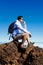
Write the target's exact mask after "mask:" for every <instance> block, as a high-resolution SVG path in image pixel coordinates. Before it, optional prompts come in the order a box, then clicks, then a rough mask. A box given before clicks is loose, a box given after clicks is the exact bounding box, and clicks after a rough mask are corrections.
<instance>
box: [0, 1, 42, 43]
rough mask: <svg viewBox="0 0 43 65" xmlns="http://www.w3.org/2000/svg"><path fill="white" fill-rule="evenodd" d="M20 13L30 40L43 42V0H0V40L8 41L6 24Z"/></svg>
mask: <svg viewBox="0 0 43 65" xmlns="http://www.w3.org/2000/svg"><path fill="white" fill-rule="evenodd" d="M19 15H22V16H23V17H24V20H25V21H26V23H27V29H28V31H30V32H31V34H32V38H31V40H32V41H36V42H37V41H38V42H43V0H0V42H4V41H9V40H8V38H9V35H8V34H7V30H8V26H9V24H10V23H11V22H13V21H15V20H16V18H17V16H19Z"/></svg>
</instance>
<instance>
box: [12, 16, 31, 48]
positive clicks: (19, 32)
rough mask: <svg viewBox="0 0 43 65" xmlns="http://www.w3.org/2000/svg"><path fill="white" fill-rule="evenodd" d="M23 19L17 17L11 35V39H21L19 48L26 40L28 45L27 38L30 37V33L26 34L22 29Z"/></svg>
mask: <svg viewBox="0 0 43 65" xmlns="http://www.w3.org/2000/svg"><path fill="white" fill-rule="evenodd" d="M22 22H23V17H22V16H18V17H17V21H16V22H15V24H14V28H16V29H15V30H14V31H13V33H12V36H13V39H15V40H17V39H22V44H21V47H23V45H24V42H25V41H26V40H27V42H28V44H30V41H29V38H30V37H31V33H30V32H28V31H27V30H26V29H25V28H23V27H22V25H21V24H22Z"/></svg>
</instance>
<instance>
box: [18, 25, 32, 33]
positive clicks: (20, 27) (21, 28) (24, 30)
mask: <svg viewBox="0 0 43 65" xmlns="http://www.w3.org/2000/svg"><path fill="white" fill-rule="evenodd" d="M18 28H19V29H20V30H22V31H23V32H25V33H28V34H31V33H30V32H28V31H27V30H26V29H24V28H23V27H22V26H18Z"/></svg>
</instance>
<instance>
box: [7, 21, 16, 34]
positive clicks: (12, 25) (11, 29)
mask: <svg viewBox="0 0 43 65" xmlns="http://www.w3.org/2000/svg"><path fill="white" fill-rule="evenodd" d="M15 22H16V21H15ZM15 22H13V23H11V24H10V25H9V27H8V34H9V33H10V34H12V33H13V31H14V30H15V29H16V28H14V24H15Z"/></svg>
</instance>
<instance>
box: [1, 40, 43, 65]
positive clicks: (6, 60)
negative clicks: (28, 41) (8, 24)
mask: <svg viewBox="0 0 43 65" xmlns="http://www.w3.org/2000/svg"><path fill="white" fill-rule="evenodd" d="M0 65H43V49H42V48H39V47H35V46H30V47H28V48H27V49H21V48H20V46H19V47H18V46H17V45H16V42H14V41H12V42H9V43H5V44H1V45H0Z"/></svg>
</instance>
